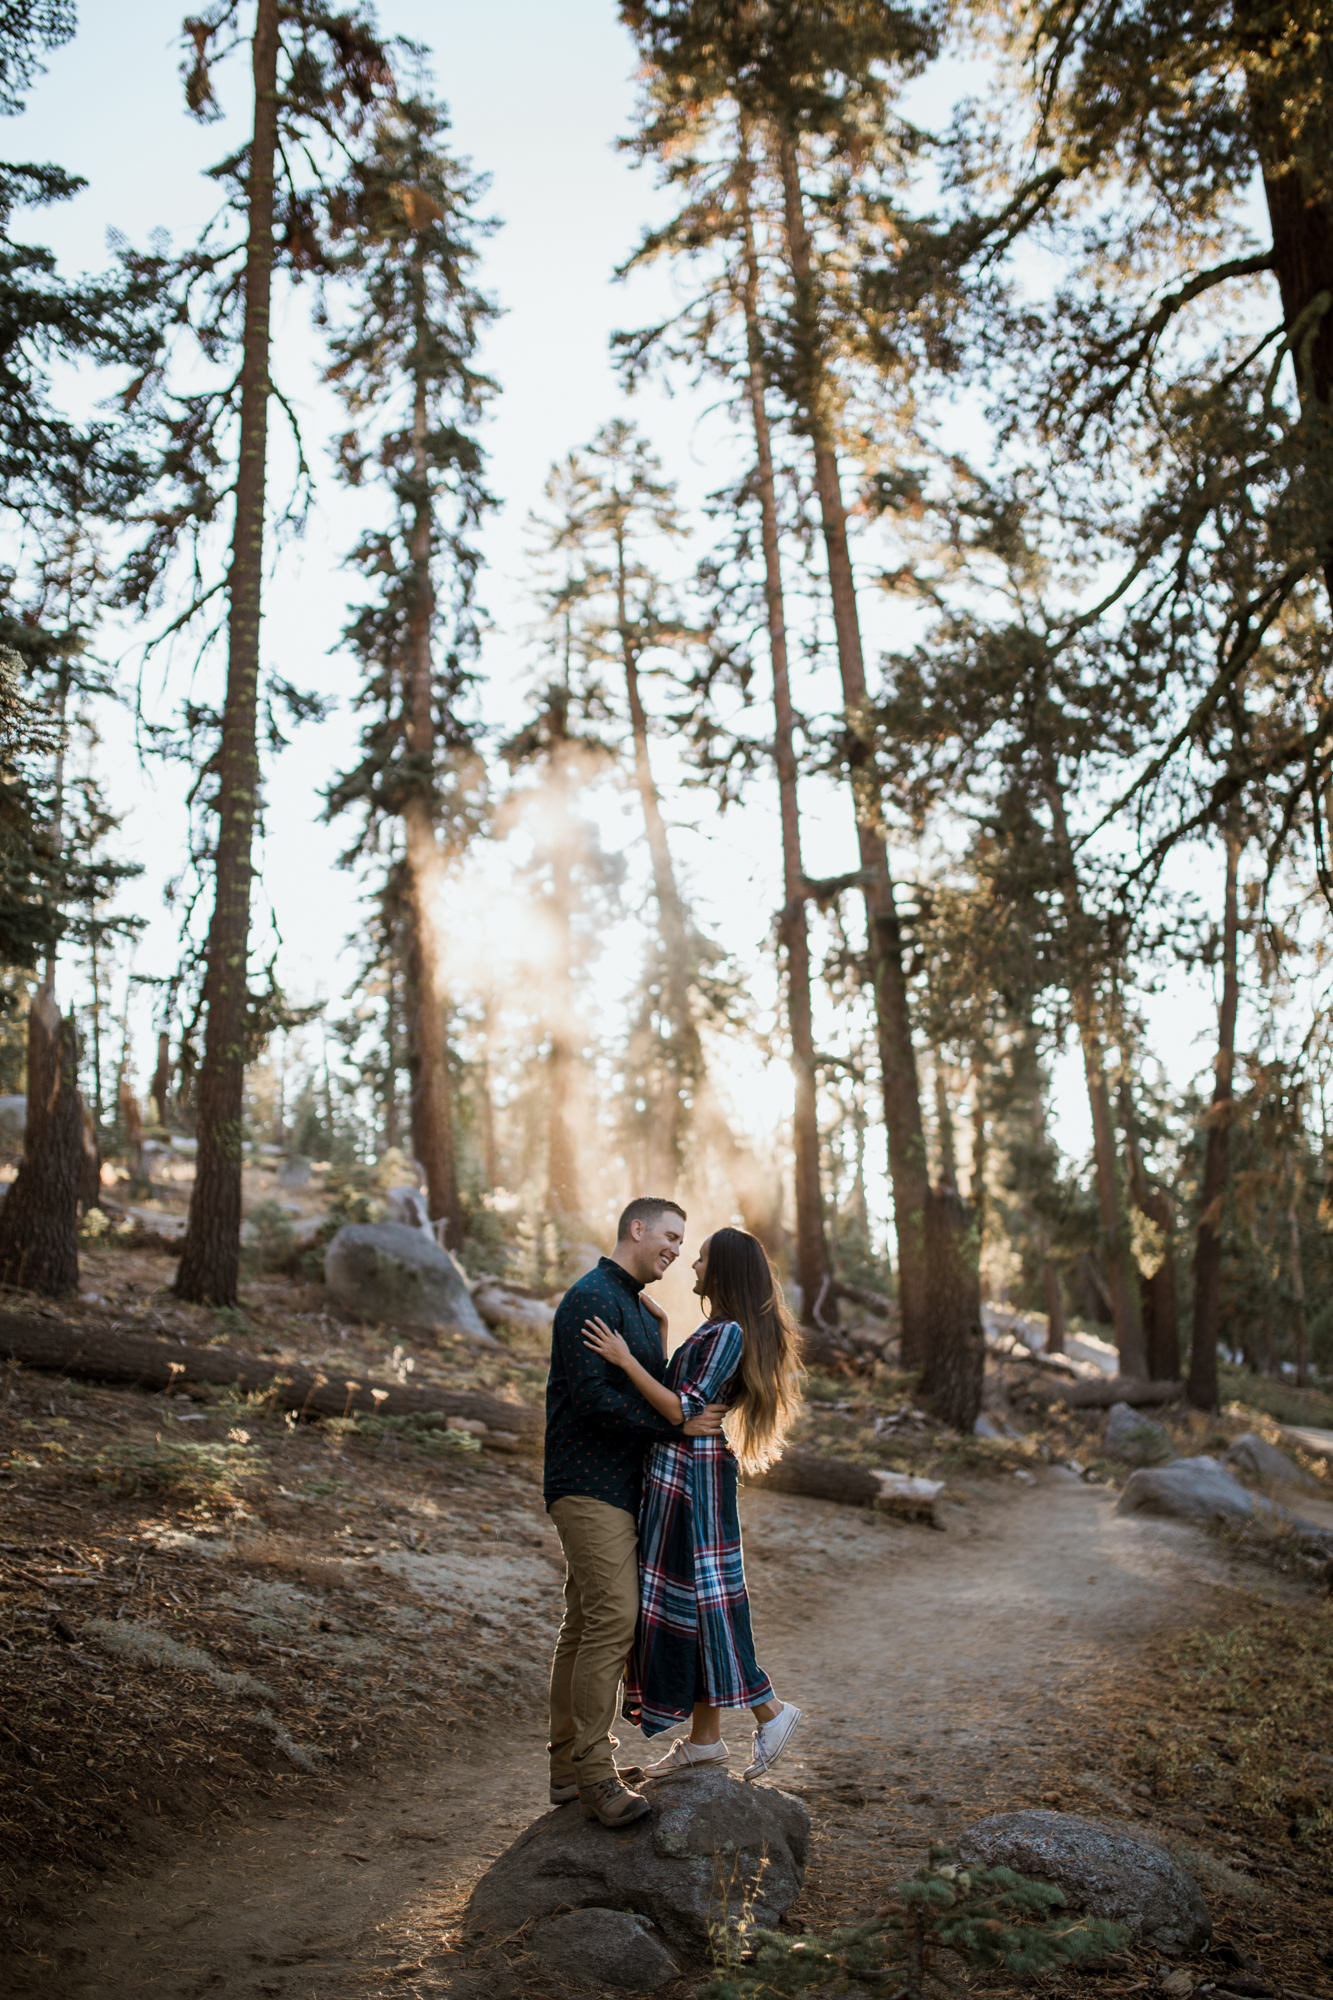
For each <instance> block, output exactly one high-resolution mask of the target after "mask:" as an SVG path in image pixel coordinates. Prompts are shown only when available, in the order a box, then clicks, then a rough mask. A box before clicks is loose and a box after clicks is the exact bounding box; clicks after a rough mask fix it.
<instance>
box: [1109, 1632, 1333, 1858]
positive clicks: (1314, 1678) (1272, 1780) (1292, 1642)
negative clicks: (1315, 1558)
mask: <svg viewBox="0 0 1333 2000" xmlns="http://www.w3.org/2000/svg"><path fill="white" fill-rule="evenodd" d="M1162 1669H1163V1688H1164V1698H1163V1702H1162V1713H1161V1714H1160V1715H1149V1716H1145V1717H1144V1718H1142V1720H1141V1721H1140V1723H1139V1725H1138V1729H1137V1731H1136V1732H1135V1733H1133V1734H1132V1735H1131V1737H1130V1740H1129V1748H1128V1752H1127V1761H1128V1765H1129V1768H1130V1769H1131V1770H1132V1771H1133V1772H1134V1773H1135V1775H1136V1776H1137V1777H1138V1778H1139V1779H1140V1780H1141V1781H1143V1782H1146V1783H1147V1784H1148V1785H1149V1786H1150V1787H1151V1789H1152V1793H1153V1796H1154V1797H1156V1798H1162V1799H1180V1798H1190V1799H1193V1800H1195V1801H1196V1802H1201V1803H1203V1804H1204V1805H1206V1807H1207V1809H1208V1810H1209V1811H1212V1812H1216V1813H1223V1814H1226V1815H1228V1816H1235V1817H1237V1818H1238V1819H1240V1820H1243V1821H1244V1822H1246V1823H1247V1824H1248V1825H1251V1826H1254V1827H1256V1828H1261V1829H1262V1830H1263V1832H1264V1833H1265V1834H1266V1835H1267V1836H1268V1837H1270V1838H1272V1839H1276V1840H1281V1841H1284V1842H1289V1843H1290V1844H1291V1846H1292V1847H1293V1848H1294V1849H1296V1850H1297V1851H1299V1852H1300V1853H1302V1854H1304V1855H1307V1856H1308V1857H1309V1858H1310V1859H1311V1860H1312V1861H1314V1862H1316V1863H1317V1864H1318V1865H1319V1866H1320V1868H1321V1869H1322V1870H1323V1872H1324V1873H1325V1875H1326V1877H1327V1878H1328V1879H1329V1881H1330V1883H1333V1608H1331V1607H1330V1606H1328V1605H1327V1604H1323V1605H1318V1606H1312V1607H1311V1608H1309V1609H1308V1610H1298V1609H1282V1610H1278V1609H1274V1608H1271V1607H1265V1608H1264V1609H1262V1610H1260V1611H1257V1612H1256V1615H1255V1616H1253V1617H1252V1618H1250V1619H1248V1620H1247V1621H1245V1622H1244V1623H1241V1624H1237V1625H1235V1626H1232V1627H1231V1628H1230V1629H1228V1630H1227V1631H1224V1632H1194V1633H1190V1634H1189V1635H1188V1636H1187V1637H1186V1638H1183V1639H1180V1640H1177V1641H1176V1642H1175V1644H1174V1645H1172V1646H1170V1647H1168V1648H1166V1649H1165V1651H1164V1653H1163V1655H1162Z"/></svg>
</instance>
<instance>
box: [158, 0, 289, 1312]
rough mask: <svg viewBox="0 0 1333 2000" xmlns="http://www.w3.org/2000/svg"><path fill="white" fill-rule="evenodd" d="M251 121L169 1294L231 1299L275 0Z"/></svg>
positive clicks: (245, 992) (257, 38) (203, 1300)
mask: <svg viewBox="0 0 1333 2000" xmlns="http://www.w3.org/2000/svg"><path fill="white" fill-rule="evenodd" d="M251 56H252V64H253V71H254V94H255V123H254V134H253V137H252V139H251V142H250V151H249V160H248V167H247V185H246V198H247V209H248V215H247V221H248V228H249V236H248V241H247V247H246V258H245V325H244V334H243V341H242V354H241V436H240V451H239V456H238V460H237V466H236V520H235V526H234V528H233V531H232V545H231V570H230V575H229V579H228V591H229V597H230V607H229V618H228V635H229V646H228V660H227V694H226V702H225V705H224V707H223V712H222V742H221V745H220V747H219V751H218V798H217V811H218V828H217V852H216V859H215V862H214V901H213V915H212V920H211V922H210V923H209V927H208V943H207V947H206V958H205V973H204V991H203V1004H204V1007H205V1009H206V1010H207V1016H208V1020H207V1027H206V1029H205V1034H204V1059H203V1063H202V1065H201V1067H200V1072H199V1095H198V1132H199V1152H198V1157H197V1162H196V1171H195V1182H194V1193H193V1195H192V1196H191V1198H190V1219H189V1222H188V1224H187V1226H186V1231H185V1246H184V1249H183V1251H182V1253H181V1261H180V1265H179V1268H178V1269H177V1272H176V1291H177V1294H178V1296H179V1297H181V1298H182V1299H191V1300H194V1301H195V1302H196V1303H199V1304H208V1303H211V1304H213V1305H220V1306H226V1305H235V1303H236V1285H237V1279H238V1276H239V1271H240V1249H241V1142H242V1136H243V1125H242V1112H243V1092H244V1086H245V1061H246V1054H247V1046H246V1045H247V1041H248V1038H249V1011H250V995H249V949H250V877H251V874H252V872H253V861H252V847H253V843H254V827H255V814H256V811H257V809H258V803H259V750H258V744H257V742H256V735H255V726H256V717H257V713H258V703H259V621H260V615H261V596H262V589H263V567H264V492H265V472H266V465H267V457H268V401H269V395H270V393H271V384H270V382H269V316H270V302H271V297H272V290H273V163H274V156H275V152H276V149H277V139H278V98H277V83H278V0H257V4H256V12H255V35H254V43H253V47H252V50H251Z"/></svg>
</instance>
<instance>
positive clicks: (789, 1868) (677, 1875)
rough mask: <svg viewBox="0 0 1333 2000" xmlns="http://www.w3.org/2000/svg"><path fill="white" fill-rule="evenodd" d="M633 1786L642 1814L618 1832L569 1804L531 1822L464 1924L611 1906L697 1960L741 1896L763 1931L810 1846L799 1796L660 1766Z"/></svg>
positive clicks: (512, 1921)
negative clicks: (639, 1793) (642, 1920)
mask: <svg viewBox="0 0 1333 2000" xmlns="http://www.w3.org/2000/svg"><path fill="white" fill-rule="evenodd" d="M642 1790H643V1795H644V1797H645V1798H646V1799H647V1800H648V1801H649V1803H650V1805H651V1806H652V1812H651V1815H650V1816H648V1817H646V1818H644V1819H640V1820H636V1821H635V1822H634V1824H633V1825H632V1826H628V1827H625V1828H623V1829H612V1828H610V1827H605V1826H602V1825H601V1824H600V1823H599V1822H598V1821H596V1820H589V1819H585V1818H584V1817H583V1812H582V1809H581V1807H580V1806H579V1805H578V1803H577V1801H576V1802H575V1803H574V1804H572V1805H567V1806H560V1807H558V1808H557V1809H556V1810H555V1811H554V1812H550V1813H547V1814H546V1815H545V1816H544V1817H543V1818H542V1819H539V1820H537V1821H536V1822H535V1823H534V1824H533V1825H532V1826H530V1827H529V1828H528V1830H527V1832H526V1833H524V1834H522V1835H520V1837H519V1838H518V1839H517V1840H516V1841H515V1842H514V1844H513V1846H512V1847H511V1848H509V1849H508V1850H507V1852H506V1853H504V1854H502V1855H501V1856H500V1858H499V1860H498V1861H496V1862H495V1863H494V1864H493V1865H492V1866H491V1867H490V1868H489V1869H487V1871H486V1873H485V1874H484V1875H483V1876H482V1878H481V1880H480V1882H478V1884H477V1886H476V1888H475V1889H474V1890H473V1892H472V1899H471V1901H470V1902H469V1904H468V1910H467V1921H468V1924H469V1926H470V1927H472V1928H473V1929H476V1930H496V1931H503V1932H506V1933H508V1932H512V1931H515V1930H517V1929H518V1928H519V1926H520V1925H521V1924H525V1923H532V1922H534V1921H535V1922H537V1923H541V1922H542V1921H543V1920H545V1919H547V1918H550V1917H554V1916H555V1915H556V1913H557V1912H559V1911H562V1910H574V1911H578V1912H580V1913H587V1912H590V1911H594V1910H600V1911H607V1910H616V1911H620V1912H622V1913H628V1914H629V1915H631V1916H638V1917H646V1918H648V1920H649V1921H650V1922H651V1923H653V1924H655V1925H656V1926H657V1928H658V1930H660V1932H661V1933H662V1936H663V1937H664V1938H665V1940H666V1943H667V1946H668V1948H670V1949H672V1950H674V1951H677V1952H681V1953H683V1954H684V1955H685V1956H686V1957H688V1958H690V1959H692V1960H702V1959H704V1958H706V1956H707V1953H708V1926H709V1923H710V1922H718V1921H719V1920H720V1919H721V1917H722V1916H723V1913H724V1908H725V1909H726V1910H728V1911H729V1912H730V1914H731V1915H732V1916H733V1917H734V1916H736V1915H738V1914H739V1911H740V1907H741V1904H742V1903H743V1902H744V1901H745V1900H746V1899H747V1898H749V1897H751V1896H752V1897H753V1904H752V1906H751V1914H752V1916H753V1918H754V1921H755V1922H756V1923H757V1924H760V1925H762V1926H764V1927H765V1928H771V1927H772V1926H773V1925H774V1924H776V1923H777V1921H778V1919H779V1917H781V1915H782V1914H783V1912H784V1911H785V1910H787V1909H788V1908H790V1906H791V1904H792V1903H794V1902H795V1900H796V1898H797V1896H798V1894H799V1893H800V1888H801V1882H802V1880H803V1878H804V1875H805V1863H806V1856H807V1854H808V1852H809V1846H810V1815H809V1813H808V1812H807V1811H806V1809H805V1807H804V1806H803V1805H802V1803H801V1801H800V1800H799V1799H795V1798H792V1797H790V1796H789V1794H787V1793H786V1792H780V1791H778V1790H777V1789H776V1787H774V1786H772V1785H747V1784H745V1783H743V1782H742V1781H741V1780H740V1779H738V1778H733V1777H731V1776H729V1774H728V1773H727V1772H725V1771H719V1770H715V1769H708V1770H698V1769H695V1770H692V1771H680V1772H670V1773H668V1774H667V1775H666V1776H665V1777H662V1778H650V1779H648V1780H646V1781H645V1782H644V1784H643V1786H642ZM534 1935H540V1933H534Z"/></svg>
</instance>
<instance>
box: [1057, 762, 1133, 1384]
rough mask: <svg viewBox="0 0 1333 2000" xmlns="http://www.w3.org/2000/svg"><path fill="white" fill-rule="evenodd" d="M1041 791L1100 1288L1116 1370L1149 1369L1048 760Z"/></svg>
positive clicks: (1074, 885) (1094, 1018)
mask: <svg viewBox="0 0 1333 2000" xmlns="http://www.w3.org/2000/svg"><path fill="white" fill-rule="evenodd" d="M1046 796H1047V802H1048V804H1049V806H1050V809H1051V826H1052V830H1053V832H1054V836H1055V861H1056V869H1057V872H1058V876H1059V882H1060V896H1061V900H1062V902H1063V903H1064V909H1065V921H1066V924H1067V926H1068V931H1069V941H1070V958H1071V964H1070V975H1069V998H1070V1003H1071V1005H1072V1008H1073V1013H1074V1022H1075V1025H1076V1027H1077V1029H1078V1038H1079V1045H1080V1047H1081V1048H1082V1051H1083V1075H1084V1079H1085V1082H1086V1084H1087V1091H1088V1109H1089V1111H1090V1112H1091V1114H1092V1148H1093V1159H1094V1163H1095V1168H1096V1181H1097V1213H1098V1217H1099V1219H1100V1222H1101V1227H1102V1243H1103V1246H1104V1249H1105V1255H1106V1279H1107V1291H1108V1294H1109V1297H1110V1304H1111V1321H1112V1325H1113V1326H1114V1328H1115V1341H1116V1347H1117V1349H1118V1351H1119V1355H1120V1372H1121V1374H1122V1375H1137V1376H1143V1375H1146V1374H1147V1372H1148V1355H1147V1349H1146V1348H1145V1346H1144V1340H1143V1319H1142V1315H1141V1314H1140V1311H1139V1285H1138V1267H1137V1266H1136V1264H1135V1262H1134V1253H1133V1249H1132V1247H1131V1245H1130V1242H1129V1236H1128V1232H1127V1230H1126V1228H1125V1221H1124V1216H1123V1214H1122V1212H1121V1201H1120V1167H1119V1161H1118V1159H1117V1157H1116V1143H1115V1119H1114V1118H1113V1117H1112V1115H1111V1093H1110V1089H1109V1086H1108V1084H1107V1080H1106V1059H1105V1055H1104V1053H1103V1049H1102V1037H1101V1028H1100V1025H1099V1021H1098V1014H1097V998H1096V992H1095V989H1094V987H1093V982H1092V978H1091V975H1090V974H1089V973H1088V972H1087V971H1086V970H1084V969H1083V944H1082V933H1083V932H1084V931H1085V929H1086V918H1085V915H1084V910H1083V900H1082V895H1081V893H1080V889H1079V881H1078V871H1077V869H1076V868H1075V865H1074V851H1073V847H1072V845H1071V844H1070V839H1069V823H1068V821H1067V819H1066V817H1065V802H1064V794H1063V792H1062V790H1061V788H1060V780H1059V773H1058V771H1057V769H1056V767H1055V765H1054V762H1053V761H1048V763H1047V771H1046Z"/></svg>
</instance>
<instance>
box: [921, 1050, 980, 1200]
mask: <svg viewBox="0 0 1333 2000" xmlns="http://www.w3.org/2000/svg"><path fill="white" fill-rule="evenodd" d="M930 1067H931V1072H932V1076H933V1081H934V1085H935V1125H936V1128H937V1130H938V1132H939V1146H940V1160H939V1183H940V1186H941V1187H942V1188H943V1190H944V1191H945V1193H946V1194H957V1192H958V1151H957V1147H956V1146H955V1144H954V1129H953V1106H952V1104H950V1102H949V1080H948V1078H947V1077H946V1076H945V1074H944V1062H943V1059H942V1058H941V1056H940V1053H939V1051H938V1049H932V1050H931V1055H930ZM972 1193H973V1200H976V1198H977V1196H978V1195H979V1193H980V1187H979V1186H978V1187H976V1188H974V1189H973V1191H972Z"/></svg>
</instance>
